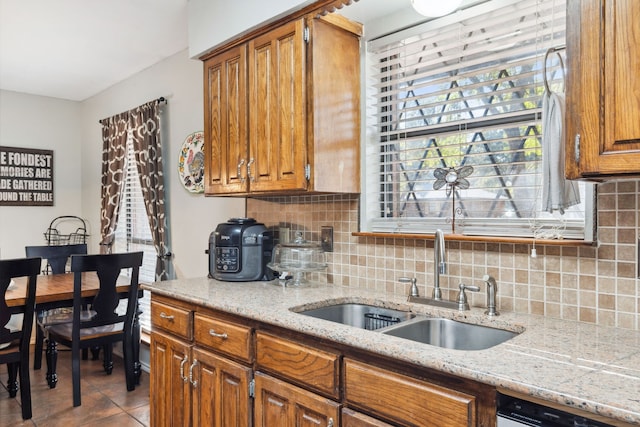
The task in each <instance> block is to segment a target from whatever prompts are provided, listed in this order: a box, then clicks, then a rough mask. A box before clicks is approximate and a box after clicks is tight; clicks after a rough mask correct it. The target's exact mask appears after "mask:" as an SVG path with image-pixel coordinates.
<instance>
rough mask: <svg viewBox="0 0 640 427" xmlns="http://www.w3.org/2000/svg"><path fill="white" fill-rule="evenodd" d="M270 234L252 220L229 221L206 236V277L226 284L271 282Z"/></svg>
mask: <svg viewBox="0 0 640 427" xmlns="http://www.w3.org/2000/svg"><path fill="white" fill-rule="evenodd" d="M272 249H273V232H271V231H269V230H267V228H266V227H265V226H264V224H261V223H259V222H256V220H255V219H253V218H230V219H229V220H228V221H227V222H224V223H222V224H218V226H217V227H216V230H215V231H214V232H212V233H211V234H210V235H209V276H210V277H213V278H214V279H217V280H224V281H228V282H250V281H256V280H273V279H274V278H275V276H274V273H273V271H271V269H270V268H268V267H267V263H268V262H270V261H271V251H272Z"/></svg>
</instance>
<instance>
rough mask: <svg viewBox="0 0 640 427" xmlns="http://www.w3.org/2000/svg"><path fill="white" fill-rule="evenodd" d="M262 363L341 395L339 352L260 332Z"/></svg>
mask: <svg viewBox="0 0 640 427" xmlns="http://www.w3.org/2000/svg"><path fill="white" fill-rule="evenodd" d="M256 360H257V363H258V367H259V368H261V369H264V370H267V371H270V372H274V373H277V374H280V375H281V376H283V377H285V378H287V379H290V380H292V381H296V382H298V383H299V384H302V385H305V386H308V387H312V388H313V389H314V390H316V391H318V392H320V393H324V394H326V395H329V396H331V397H333V398H336V399H337V398H338V391H339V390H338V385H339V382H338V373H339V363H340V357H339V356H338V354H335V353H331V352H328V351H324V350H318V349H316V348H313V347H309V346H306V345H302V344H298V343H296V342H293V341H289V340H286V339H283V338H278V337H276V336H273V335H269V334H266V333H263V332H260V331H258V332H256Z"/></svg>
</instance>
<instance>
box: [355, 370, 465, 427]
mask: <svg viewBox="0 0 640 427" xmlns="http://www.w3.org/2000/svg"><path fill="white" fill-rule="evenodd" d="M344 376H345V379H344V382H345V401H346V402H347V403H351V404H353V405H355V406H358V407H360V408H362V409H364V410H366V411H368V412H370V413H372V414H373V415H375V416H381V417H385V418H388V419H390V420H393V422H394V423H395V422H399V423H402V424H409V425H421V426H425V427H429V426H433V427H454V426H456V427H460V426H475V425H476V399H475V397H474V396H472V395H468V394H465V393H461V392H458V391H456V390H451V389H448V388H445V387H441V386H438V385H435V384H431V383H428V382H426V381H422V380H418V379H415V378H411V377H408V376H405V375H401V374H397V373H394V372H391V371H387V370H385V369H381V368H377V367H375V366H371V365H367V364H364V363H360V362H356V361H353V360H349V359H345V361H344Z"/></svg>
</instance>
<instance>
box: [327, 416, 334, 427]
mask: <svg viewBox="0 0 640 427" xmlns="http://www.w3.org/2000/svg"><path fill="white" fill-rule="evenodd" d="M327 427H333V418H329V422H328V423H327Z"/></svg>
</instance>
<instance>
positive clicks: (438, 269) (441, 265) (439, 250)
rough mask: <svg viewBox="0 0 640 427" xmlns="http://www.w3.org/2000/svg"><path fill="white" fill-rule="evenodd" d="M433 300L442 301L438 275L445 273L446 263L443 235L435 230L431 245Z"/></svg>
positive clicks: (440, 231)
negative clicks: (432, 253) (432, 255)
mask: <svg viewBox="0 0 640 427" xmlns="http://www.w3.org/2000/svg"><path fill="white" fill-rule="evenodd" d="M433 252H434V259H433V299H434V300H436V301H439V300H441V299H442V291H441V290H440V275H441V274H446V273H447V262H446V258H445V247H444V233H443V232H442V230H440V229H437V230H436V234H435V236H434V243H433Z"/></svg>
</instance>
